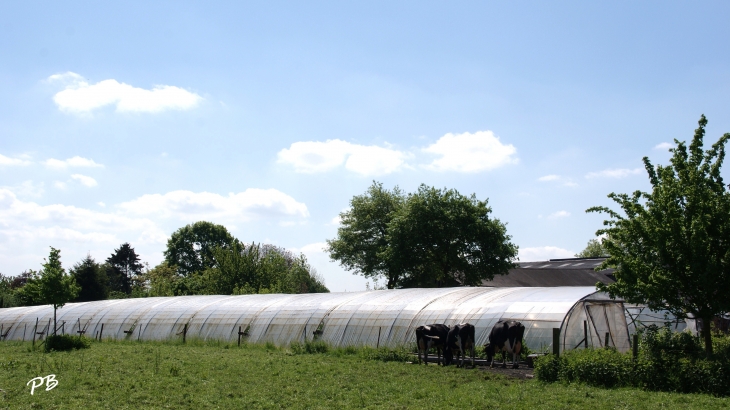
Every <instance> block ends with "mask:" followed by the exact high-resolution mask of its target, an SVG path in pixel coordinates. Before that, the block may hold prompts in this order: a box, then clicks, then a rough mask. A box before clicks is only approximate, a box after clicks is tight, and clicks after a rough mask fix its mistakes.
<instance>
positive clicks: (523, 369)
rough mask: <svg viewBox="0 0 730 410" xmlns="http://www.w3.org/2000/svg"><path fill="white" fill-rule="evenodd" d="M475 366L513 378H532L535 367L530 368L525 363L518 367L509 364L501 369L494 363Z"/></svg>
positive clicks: (484, 370)
mask: <svg viewBox="0 0 730 410" xmlns="http://www.w3.org/2000/svg"><path fill="white" fill-rule="evenodd" d="M477 368H478V369H479V370H480V371H483V372H490V373H495V374H501V375H502V376H507V377H510V378H513V379H532V378H534V377H535V369H530V368H529V367H527V365H520V367H519V368H518V369H513V368H512V367H511V366H508V367H507V368H506V369H503V368H502V366H501V365H500V366H497V365H495V366H494V367H489V366H477Z"/></svg>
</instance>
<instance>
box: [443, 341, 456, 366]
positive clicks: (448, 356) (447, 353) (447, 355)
mask: <svg viewBox="0 0 730 410" xmlns="http://www.w3.org/2000/svg"><path fill="white" fill-rule="evenodd" d="M452 360H454V351H453V350H451V348H450V347H448V346H446V348H445V349H444V366H448V365H450V364H451V361H452Z"/></svg>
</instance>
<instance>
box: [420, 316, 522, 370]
mask: <svg viewBox="0 0 730 410" xmlns="http://www.w3.org/2000/svg"><path fill="white" fill-rule="evenodd" d="M475 333H476V332H475V328H474V325H471V324H469V323H460V324H458V325H454V326H451V327H449V326H446V325H444V324H432V325H424V326H418V327H417V328H416V344H417V345H418V361H419V362H421V356H422V355H423V362H424V363H425V364H428V351H429V350H431V348H436V353H437V355H438V364H441V356H442V354H443V365H444V366H448V365H450V364H451V363H452V362H455V363H456V364H457V366H459V367H464V359H465V357H466V353H467V352H469V354H470V355H471V365H472V367H474V345H475V340H476V339H475V337H474V335H475ZM524 334H525V326H523V325H522V323H520V322H516V321H514V320H500V321H499V322H497V324H495V325H494V327H493V328H492V331H491V332H490V333H489V343H487V344H486V345H484V352H485V353H486V355H487V362H489V363H490V364H489V365H490V367H493V366H494V356H495V355H496V353H497V352H503V353H510V354H512V367H513V368H515V369H516V368H518V367H519V357H520V352H521V350H522V337H523V336H524ZM454 357H456V360H454ZM459 358H461V361H460V362H459ZM502 367H507V355H506V354H503V355H502Z"/></svg>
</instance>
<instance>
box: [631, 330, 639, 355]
mask: <svg viewBox="0 0 730 410" xmlns="http://www.w3.org/2000/svg"><path fill="white" fill-rule="evenodd" d="M633 342H634V343H633V344H632V345H631V353H633V356H634V361H636V360H637V359H638V358H639V335H638V334H636V333H634V340H633Z"/></svg>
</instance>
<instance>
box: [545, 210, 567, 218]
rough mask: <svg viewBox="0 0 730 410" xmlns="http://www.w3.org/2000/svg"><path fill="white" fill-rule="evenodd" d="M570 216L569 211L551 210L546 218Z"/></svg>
mask: <svg viewBox="0 0 730 410" xmlns="http://www.w3.org/2000/svg"><path fill="white" fill-rule="evenodd" d="M569 216H570V212H568V211H558V212H553V213H551V214H550V215H548V217H547V218H548V219H559V218H567V217H569Z"/></svg>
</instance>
